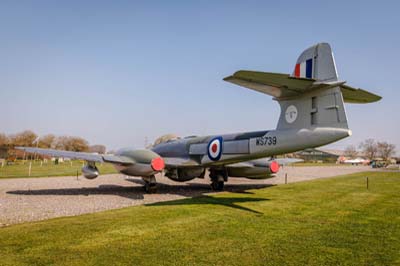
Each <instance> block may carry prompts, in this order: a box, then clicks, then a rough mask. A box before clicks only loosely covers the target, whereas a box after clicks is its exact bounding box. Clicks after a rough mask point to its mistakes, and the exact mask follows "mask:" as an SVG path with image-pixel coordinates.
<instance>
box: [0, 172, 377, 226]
mask: <svg viewBox="0 0 400 266" xmlns="http://www.w3.org/2000/svg"><path fill="white" fill-rule="evenodd" d="M370 170H371V168H369V167H365V166H324V167H322V166H321V167H315V166H313V167H290V166H286V167H284V168H283V169H281V171H280V172H279V174H278V175H277V177H274V178H271V179H266V180H248V179H244V178H230V180H229V182H228V183H226V185H225V190H227V191H243V190H247V189H255V188H262V187H265V186H267V185H270V184H282V183H284V182H285V174H286V173H287V175H288V182H289V183H292V182H298V181H304V180H310V179H315V178H325V177H332V176H337V175H344V174H350V173H355V172H361V171H370ZM157 181H158V182H159V186H158V191H157V193H156V194H145V193H144V192H143V188H142V181H141V179H140V178H126V177H125V176H123V175H120V174H114V175H104V176H100V177H98V178H97V179H94V180H87V179H85V178H83V177H79V179H77V178H76V177H51V178H14V179H0V227H1V226H7V225H10V224H16V223H23V222H27V221H38V220H45V219H49V218H54V217H61V216H73V215H79V214H84V213H92V212H98V211H103V210H110V209H117V208H122V207H127V206H134V205H141V204H147V203H154V202H160V201H168V200H175V199H181V198H186V197H195V196H199V195H202V194H205V193H210V192H211V190H210V186H209V182H210V181H209V179H208V178H205V179H194V180H192V181H189V182H186V183H178V182H174V181H171V180H169V179H167V178H166V177H163V176H161V175H159V176H158V177H157Z"/></svg>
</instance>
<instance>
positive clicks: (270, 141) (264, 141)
mask: <svg viewBox="0 0 400 266" xmlns="http://www.w3.org/2000/svg"><path fill="white" fill-rule="evenodd" d="M276 142H277V140H276V137H275V136H274V137H267V136H264V137H259V138H256V146H272V145H276Z"/></svg>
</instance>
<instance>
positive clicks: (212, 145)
mask: <svg viewBox="0 0 400 266" xmlns="http://www.w3.org/2000/svg"><path fill="white" fill-rule="evenodd" d="M207 153H208V158H210V160H212V161H218V160H219V159H220V158H221V155H222V137H216V138H213V139H212V140H211V141H210V142H209V143H208V147H207Z"/></svg>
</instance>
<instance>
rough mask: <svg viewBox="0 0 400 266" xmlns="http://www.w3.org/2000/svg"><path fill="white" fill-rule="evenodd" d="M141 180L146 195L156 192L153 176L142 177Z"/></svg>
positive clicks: (155, 182)
mask: <svg viewBox="0 0 400 266" xmlns="http://www.w3.org/2000/svg"><path fill="white" fill-rule="evenodd" d="M142 180H143V181H144V187H143V188H144V191H145V192H146V193H148V194H152V193H156V192H157V181H156V177H155V176H154V175H152V176H143V177H142Z"/></svg>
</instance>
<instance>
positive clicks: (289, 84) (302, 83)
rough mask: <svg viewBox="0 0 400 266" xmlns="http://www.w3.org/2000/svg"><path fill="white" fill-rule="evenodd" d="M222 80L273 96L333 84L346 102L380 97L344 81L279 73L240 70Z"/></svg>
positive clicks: (284, 95)
mask: <svg viewBox="0 0 400 266" xmlns="http://www.w3.org/2000/svg"><path fill="white" fill-rule="evenodd" d="M224 80H225V81H228V82H231V83H234V84H237V85H239V86H243V87H246V88H249V89H252V90H255V91H258V92H261V93H265V94H268V95H271V96H273V97H275V98H286V97H293V96H298V95H300V94H302V93H304V92H308V91H312V90H317V89H320V88H327V87H335V86H340V88H341V91H342V93H343V100H344V101H345V102H348V103H371V102H376V101H379V100H380V99H381V98H382V97H380V96H378V95H376V94H373V93H371V92H368V91H365V90H362V89H356V88H352V87H350V86H347V85H344V84H345V83H346V82H345V81H334V82H321V81H317V80H315V79H310V78H298V77H293V76H290V75H288V74H280V73H269V72H259V71H247V70H240V71H237V72H235V73H234V74H233V75H232V76H229V77H226V78H224Z"/></svg>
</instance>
